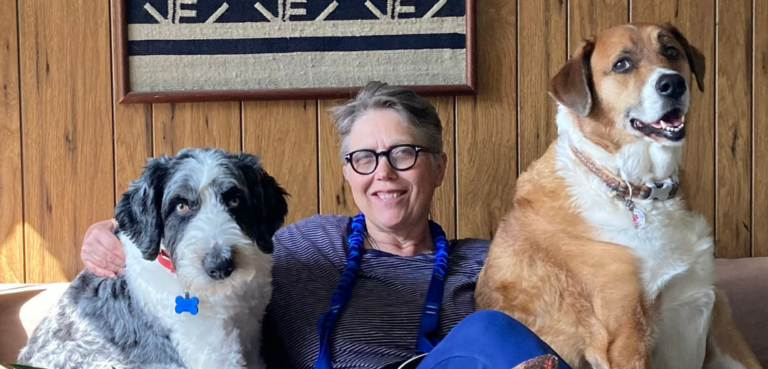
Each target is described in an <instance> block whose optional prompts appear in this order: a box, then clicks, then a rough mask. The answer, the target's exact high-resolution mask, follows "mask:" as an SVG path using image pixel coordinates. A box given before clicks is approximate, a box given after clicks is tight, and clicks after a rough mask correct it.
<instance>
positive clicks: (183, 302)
mask: <svg viewBox="0 0 768 369" xmlns="http://www.w3.org/2000/svg"><path fill="white" fill-rule="evenodd" d="M198 302H199V301H198V300H197V297H192V298H190V297H189V293H187V294H186V298H185V297H181V296H176V309H175V310H176V314H181V313H183V312H185V311H186V312H188V313H190V314H192V315H197V304H198Z"/></svg>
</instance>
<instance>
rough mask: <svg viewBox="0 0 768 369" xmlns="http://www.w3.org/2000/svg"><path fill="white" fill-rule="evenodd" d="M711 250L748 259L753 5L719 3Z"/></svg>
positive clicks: (734, 0) (731, 0) (737, 0)
mask: <svg viewBox="0 0 768 369" xmlns="http://www.w3.org/2000/svg"><path fill="white" fill-rule="evenodd" d="M717 4H718V5H717V6H718V9H717V12H718V15H717V16H718V19H717V61H718V65H717V123H716V124H717V205H716V206H717V208H716V219H717V220H716V250H717V256H718V257H723V258H738V257H749V256H750V254H751V245H750V242H751V238H752V236H751V234H750V227H751V224H752V219H751V217H752V212H751V205H752V204H751V194H752V190H751V185H752V175H751V174H752V173H751V170H752V152H751V150H752V147H751V146H752V122H751V120H752V1H751V0H728V1H718V3H717Z"/></svg>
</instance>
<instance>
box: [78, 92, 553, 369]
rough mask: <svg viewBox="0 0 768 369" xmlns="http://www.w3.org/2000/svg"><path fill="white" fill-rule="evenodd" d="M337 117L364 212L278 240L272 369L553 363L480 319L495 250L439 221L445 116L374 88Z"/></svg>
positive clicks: (89, 238)
mask: <svg viewBox="0 0 768 369" xmlns="http://www.w3.org/2000/svg"><path fill="white" fill-rule="evenodd" d="M334 118H335V121H336V128H337V132H338V133H339V134H340V136H341V138H342V144H341V158H342V161H343V165H344V166H343V171H344V177H345V178H346V180H347V182H348V183H349V186H350V188H351V191H352V195H353V198H354V201H355V204H356V205H357V206H358V208H359V209H360V210H361V213H360V214H359V215H358V216H356V217H353V218H350V217H348V216H339V215H315V216H312V217H309V218H307V219H303V220H301V221H298V222H296V223H293V224H290V225H287V226H285V227H284V228H282V229H281V230H280V231H278V232H277V233H276V234H275V236H274V244H275V251H274V254H273V258H274V268H273V285H274V291H273V295H272V300H271V302H270V305H269V307H268V309H267V314H266V318H265V319H266V321H265V324H264V334H263V344H264V347H263V349H262V352H263V355H264V357H265V360H266V361H267V362H268V363H269V364H270V367H277V368H284V367H290V368H323V369H326V368H330V367H333V368H382V367H386V366H387V365H393V363H394V365H395V366H396V365H397V364H398V363H401V362H403V361H407V360H409V359H411V358H414V357H415V356H419V358H418V359H417V360H413V361H412V365H414V367H415V365H416V364H418V363H419V362H420V364H418V365H419V366H418V367H419V368H437V367H440V368H448V367H460V368H473V367H478V368H479V367H488V368H492V367H493V368H495V367H503V368H507V369H508V368H512V367H514V366H515V365H518V364H519V363H521V362H523V361H525V360H527V359H530V358H533V357H537V356H541V355H544V354H554V353H553V352H552V350H551V349H550V348H549V347H548V346H547V345H546V344H545V343H543V342H541V341H540V340H539V339H538V338H537V337H536V336H535V335H534V334H533V333H532V332H530V331H529V330H527V329H526V328H525V327H523V326H522V325H521V324H520V323H518V322H516V321H514V320H513V319H512V318H509V317H507V316H506V315H504V314H501V313H498V312H489V311H485V312H478V313H475V314H473V312H474V299H473V293H474V287H475V283H476V281H477V276H478V274H479V272H480V269H481V267H482V265H483V261H484V260H485V256H486V251H487V248H488V241H486V240H476V239H467V240H458V241H452V242H450V243H449V242H447V241H446V240H445V235H444V233H443V231H442V229H441V228H440V226H439V225H438V224H436V223H434V222H431V221H430V220H429V211H430V204H431V202H432V197H433V194H434V191H435V189H436V188H437V187H438V186H440V185H441V183H442V181H443V177H444V175H445V169H446V163H447V155H446V154H445V152H443V146H442V127H441V124H440V119H439V117H438V116H437V113H436V112H435V109H434V107H433V106H432V105H431V104H430V103H429V102H428V101H426V100H424V99H422V98H420V97H419V96H417V95H416V94H414V93H413V92H411V91H408V90H404V89H400V88H397V87H394V86H389V85H386V84H383V83H379V82H372V83H369V84H367V85H366V86H364V87H363V89H362V90H361V91H360V92H359V93H358V95H357V96H356V98H355V99H354V100H352V101H350V102H349V103H347V104H345V105H343V106H340V107H337V108H336V109H335V110H334ZM111 227H112V223H111V221H105V222H101V223H97V224H95V225H93V226H92V227H91V229H89V231H88V232H87V234H86V236H85V240H84V244H83V251H82V253H81V256H82V258H83V261H84V263H85V265H86V267H87V268H88V269H89V270H91V271H92V272H94V273H96V274H97V275H101V276H104V277H109V276H112V275H114V273H121V272H122V270H121V266H122V263H123V260H124V257H123V251H122V246H121V245H120V244H119V242H118V241H117V240H116V239H115V238H114V237H113V236H112V233H111ZM470 315H471V316H470ZM465 318H466V319H465ZM462 320H463V321H462ZM459 322H461V324H459ZM449 332H451V334H450V335H448V334H449ZM446 336H447V337H446ZM422 353H429V355H426V357H421V355H420V354H422ZM553 360H554V359H553ZM497 365H498V366H497ZM559 367H560V368H563V367H567V366H566V365H565V364H564V363H562V362H560V366H559Z"/></svg>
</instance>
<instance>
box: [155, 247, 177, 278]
mask: <svg viewBox="0 0 768 369" xmlns="http://www.w3.org/2000/svg"><path fill="white" fill-rule="evenodd" d="M157 261H158V262H159V263H160V265H162V266H164V267H165V268H166V269H168V270H170V271H171V273H176V271H175V270H174V269H173V261H171V256H170V255H168V251H165V249H160V254H159V255H157Z"/></svg>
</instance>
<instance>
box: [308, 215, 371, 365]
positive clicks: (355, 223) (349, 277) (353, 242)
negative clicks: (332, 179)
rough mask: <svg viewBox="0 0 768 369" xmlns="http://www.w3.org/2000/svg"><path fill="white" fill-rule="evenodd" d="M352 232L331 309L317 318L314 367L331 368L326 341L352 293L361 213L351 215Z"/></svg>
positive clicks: (359, 252) (361, 246) (362, 227)
mask: <svg viewBox="0 0 768 369" xmlns="http://www.w3.org/2000/svg"><path fill="white" fill-rule="evenodd" d="M351 227H352V232H351V233H350V235H349V236H348V237H347V241H348V242H349V253H348V254H347V263H346V265H345V267H344V271H343V272H342V273H341V277H340V278H339V282H338V284H337V285H336V289H335V290H333V294H332V295H331V309H330V310H328V311H327V312H325V313H323V314H322V315H320V319H318V331H319V335H320V347H319V353H318V356H317V361H315V369H331V352H330V350H331V349H330V343H329V342H328V340H329V336H330V333H331V328H333V325H334V323H335V322H336V318H337V317H338V315H339V312H340V311H341V308H342V307H343V306H344V305H345V304H346V303H347V301H349V297H350V296H351V295H352V285H353V284H354V282H355V276H356V274H357V270H358V269H360V259H361V258H362V253H363V250H364V243H363V240H364V236H363V234H364V233H365V216H364V215H363V213H360V214H357V215H355V216H354V217H352V224H351Z"/></svg>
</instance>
